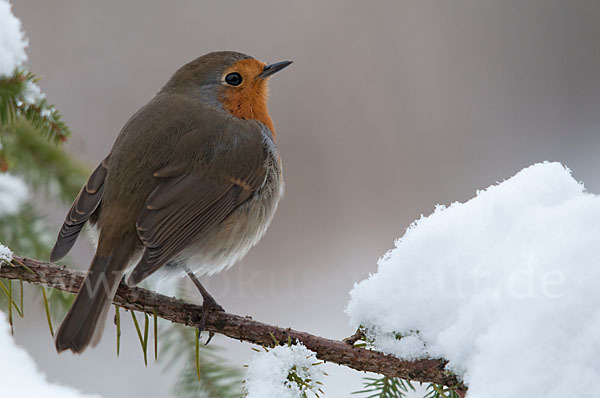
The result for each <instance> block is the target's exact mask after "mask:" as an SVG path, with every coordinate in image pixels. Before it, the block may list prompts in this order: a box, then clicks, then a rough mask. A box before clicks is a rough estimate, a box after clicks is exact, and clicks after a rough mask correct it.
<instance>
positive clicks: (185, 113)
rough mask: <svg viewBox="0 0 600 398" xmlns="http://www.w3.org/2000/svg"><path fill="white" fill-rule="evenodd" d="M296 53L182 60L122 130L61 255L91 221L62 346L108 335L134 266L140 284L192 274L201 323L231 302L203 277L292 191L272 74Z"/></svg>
mask: <svg viewBox="0 0 600 398" xmlns="http://www.w3.org/2000/svg"><path fill="white" fill-rule="evenodd" d="M290 64H291V61H284V62H278V63H274V64H269V65H267V64H265V63H263V62H260V61H258V60H256V59H254V58H252V57H250V56H248V55H244V54H240V53H237V52H230V51H223V52H214V53H210V54H207V55H204V56H202V57H200V58H197V59H195V60H193V61H191V62H190V63H188V64H186V65H184V66H183V67H181V68H180V69H179V70H178V71H177V72H175V74H174V75H173V76H172V77H171V79H170V80H169V81H168V82H167V83H166V84H165V85H164V87H162V88H161V89H160V91H159V92H158V93H157V94H156V95H155V96H154V98H152V99H151V100H150V102H148V103H147V104H146V105H144V106H143V107H142V108H141V109H140V110H138V111H137V112H136V113H135V114H134V115H133V116H132V117H131V119H129V121H128V122H127V123H126V124H125V126H124V127H123V129H122V130H121V132H120V134H119V136H118V137H117V140H116V141H115V143H114V145H113V147H112V150H111V152H110V154H109V155H108V156H107V157H106V158H105V159H104V160H103V161H102V163H101V164H100V165H99V166H98V167H97V168H96V170H95V171H94V172H93V173H92V175H91V176H90V178H89V180H88V181H87V183H86V185H85V186H84V187H83V188H82V189H81V191H80V192H79V194H78V195H77V197H76V198H75V201H74V202H73V205H72V206H71V209H70V210H69V212H68V214H67V217H66V220H65V222H64V224H63V226H62V228H61V230H60V232H59V234H58V238H57V241H56V244H55V245H54V248H53V250H52V253H51V255H50V261H53V262H55V261H57V260H59V259H61V258H63V257H64V256H65V255H66V254H67V253H68V252H69V250H70V249H71V247H72V246H73V244H74V243H75V240H76V239H77V236H78V235H79V233H80V232H81V229H82V228H83V226H84V224H86V223H89V224H90V225H91V226H92V228H93V229H95V230H96V232H97V248H96V253H95V254H94V258H93V259H92V262H91V265H90V268H89V270H88V273H87V275H86V277H85V279H84V282H83V285H82V286H81V288H80V290H79V293H78V294H77V297H76V298H75V301H74V303H73V305H72V307H71V309H70V310H69V312H68V313H67V316H66V317H65V319H64V321H63V322H62V324H61V325H60V328H59V329H58V332H57V334H56V341H55V345H56V350H57V351H58V352H61V351H64V350H71V351H73V352H74V353H80V352H82V351H83V350H84V349H85V348H86V347H87V346H89V345H92V346H94V345H96V344H97V343H98V341H99V340H100V337H101V334H102V330H103V328H104V322H105V320H106V317H107V313H108V309H109V308H110V304H111V302H112V300H113V297H114V295H115V292H116V290H117V287H118V285H119V282H120V281H121V278H122V277H123V275H124V274H125V272H127V271H129V270H131V272H130V273H129V275H128V277H127V283H128V284H129V285H135V284H138V283H140V282H141V281H142V280H144V279H145V278H147V277H148V276H150V275H152V274H153V273H154V272H156V271H157V270H159V269H162V270H170V271H176V272H179V273H187V274H188V275H189V276H190V277H191V278H192V280H193V281H194V283H195V284H196V286H197V287H198V289H199V291H200V293H201V294H202V297H203V304H202V314H201V319H200V325H201V326H202V327H203V326H204V325H205V323H206V319H207V316H208V313H209V312H210V311H213V310H220V311H222V310H223V308H222V307H221V306H220V305H218V304H217V303H216V301H215V300H214V298H213V297H212V296H211V295H210V294H209V293H208V292H207V291H206V289H204V287H203V286H202V285H201V284H200V282H199V281H198V279H197V278H196V275H202V274H207V275H211V274H214V273H216V272H220V271H222V270H224V269H227V268H229V267H231V266H232V265H233V264H234V263H236V262H237V261H238V260H239V259H241V258H242V257H243V256H244V255H245V254H246V253H247V252H248V250H250V248H251V247H252V246H254V245H255V244H256V243H257V242H258V241H259V239H260V238H261V237H262V236H263V234H264V233H265V231H266V229H267V227H268V226H269V224H270V222H271V219H272V218H273V214H274V213H275V209H276V208H277V203H278V202H279V199H280V198H281V196H282V194H283V179H282V175H281V162H280V158H279V155H278V153H277V148H276V146H275V129H274V127H273V121H272V120H271V117H270V116H269V112H268V110H267V97H268V80H269V78H270V77H271V76H272V75H273V74H274V73H276V72H278V71H280V70H282V69H283V68H285V67H287V66H288V65H290Z"/></svg>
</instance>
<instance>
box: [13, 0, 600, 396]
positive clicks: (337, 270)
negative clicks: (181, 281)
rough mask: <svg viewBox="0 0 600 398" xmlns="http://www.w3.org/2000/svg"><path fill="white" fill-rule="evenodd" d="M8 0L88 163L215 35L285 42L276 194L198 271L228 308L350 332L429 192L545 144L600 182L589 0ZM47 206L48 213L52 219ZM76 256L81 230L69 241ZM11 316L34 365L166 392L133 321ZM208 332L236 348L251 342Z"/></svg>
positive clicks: (441, 192)
mask: <svg viewBox="0 0 600 398" xmlns="http://www.w3.org/2000/svg"><path fill="white" fill-rule="evenodd" d="M13 3H14V13H15V14H16V15H17V16H18V17H19V18H20V19H21V20H22V22H23V27H24V29H25V31H26V33H27V36H28V37H29V40H30V46H29V49H28V54H29V68H30V69H31V70H32V71H33V72H35V73H37V74H39V75H41V76H42V77H43V79H42V80H41V82H40V86H41V87H42V89H43V91H44V92H45V93H46V95H47V97H48V99H49V100H50V101H51V102H53V103H54V104H55V105H56V106H57V108H58V109H59V110H60V111H61V112H62V113H63V114H64V117H65V120H66V122H67V123H68V124H69V125H70V127H71V128H72V130H73V137H72V139H71V140H70V141H69V143H68V149H69V151H71V152H72V153H73V156H76V157H78V158H80V159H82V160H84V161H85V162H88V163H89V165H90V166H93V165H95V164H96V163H98V162H99V161H100V160H101V159H102V158H103V157H104V156H105V155H106V154H107V153H108V151H109V150H110V148H111V145H112V142H113V140H114V139H115V137H116V135H117V133H118V132H119V130H120V128H121V126H122V125H123V124H124V123H125V122H126V121H127V119H128V117H129V116H130V115H132V114H133V113H134V112H135V111H136V110H137V109H138V108H139V107H140V106H142V105H143V104H144V103H145V102H146V101H148V100H149V99H150V98H151V96H152V95H153V94H154V93H155V92H156V91H157V90H158V89H159V88H160V87H161V85H162V84H164V82H166V80H167V79H168V78H169V76H170V75H171V74H172V73H173V72H174V71H175V70H176V69H177V68H178V67H179V66H181V65H182V64H184V63H186V62H187V61H189V60H191V59H193V58H195V57H197V56H199V55H202V54H204V53H206V52H210V51H214V50H225V49H227V50H237V51H241V52H244V53H247V54H251V55H253V56H255V57H256V58H258V59H260V60H263V61H266V62H274V61H280V60H285V59H292V60H294V64H293V65H292V66H291V67H290V68H288V69H286V70H285V71H284V72H282V73H281V74H278V75H277V76H276V77H275V78H274V79H272V82H271V101H270V111H271V114H272V116H273V119H274V121H275V126H276V129H277V133H278V134H277V140H278V146H279V149H280V153H281V156H282V159H283V164H284V173H285V180H286V184H287V185H286V196H285V198H284V200H283V201H282V202H281V204H280V208H279V211H278V213H277V215H276V217H275V220H274V222H273V224H272V226H271V228H270V230H269V231H268V233H267V235H266V236H265V238H264V239H263V240H262V242H261V243H260V244H259V246H257V247H256V248H255V249H253V250H252V251H251V253H250V254H249V255H248V256H247V257H246V258H245V259H244V260H243V261H242V262H241V263H240V264H238V265H237V266H236V267H234V268H233V269H231V270H230V271H227V272H225V273H222V274H220V275H218V276H215V277H213V278H210V279H206V280H205V282H206V283H207V285H208V289H209V290H210V291H211V292H212V293H213V295H214V296H215V297H216V298H217V300H218V301H219V302H220V303H221V304H223V306H224V307H225V308H226V309H227V310H229V311H231V312H233V313H237V314H242V315H246V314H247V315H252V316H253V317H254V318H255V319H257V320H260V321H264V322H268V323H274V324H278V325H280V326H290V327H293V328H296V329H301V330H305V331H309V332H312V333H315V334H318V335H322V336H326V337H331V338H336V339H340V338H343V337H345V336H348V335H350V334H352V332H353V330H352V328H351V327H350V326H349V325H348V320H347V317H346V315H345V314H344V311H343V310H344V306H345V304H346V302H347V299H348V291H349V290H350V289H351V288H352V286H353V284H354V282H357V281H359V280H361V279H363V278H365V277H366V276H367V275H368V274H369V273H370V272H374V271H375V270H376V261H377V259H378V257H379V256H381V255H382V254H383V253H384V252H385V251H386V250H388V249H390V248H391V247H392V246H393V242H394V239H396V238H398V237H400V236H401V235H402V234H403V232H404V229H405V228H406V227H407V226H408V225H409V224H410V223H411V222H412V221H413V220H415V219H416V218H419V217H420V215H421V214H428V213H430V212H431V211H432V210H433V207H434V206H435V205H436V204H437V203H443V204H449V203H451V202H453V201H464V200H466V199H468V198H470V197H472V196H473V195H474V194H475V191H476V190H477V189H481V188H485V187H487V186H489V185H491V184H493V183H495V182H496V181H501V180H503V179H505V178H508V177H510V176H511V175H513V174H514V173H516V172H517V171H519V170H520V169H521V168H523V167H525V166H528V165H530V164H532V163H535V162H540V161H543V160H556V161H560V162H563V163H564V164H565V165H567V166H568V167H570V168H571V169H572V170H573V174H574V176H575V178H577V179H578V180H582V181H584V182H585V184H586V187H587V188H588V189H589V190H590V191H592V192H600V176H599V174H598V172H597V170H598V167H599V166H600V159H599V157H598V152H599V150H600V75H599V73H600V44H599V37H600V2H598V1H597V0H589V1H584V0H572V1H563V0H495V1H487V0H454V1H441V0H440V1H348V0H329V1H316V0H304V1H297V2H289V1H281V0H273V1H218V2H217V1H170V2H167V1H163V2H159V1H141V0H136V1H101V2H100V1H95V2H93V1H79V0H72V1H67V0H53V1H34V0H16V1H14V2H13ZM65 211H66V209H64V208H63V209H60V210H58V211H56V212H55V211H54V210H52V212H51V213H52V214H50V215H49V218H50V219H51V220H52V221H53V222H54V223H55V226H56V228H57V229H58V227H59V224H60V222H61V221H62V217H63V216H64V212H65ZM465 221H466V222H468V220H465ZM90 258H91V251H90V245H89V244H88V242H87V241H86V240H85V239H83V240H80V242H79V243H78V246H77V253H76V256H74V259H75V260H76V262H78V263H79V264H81V266H82V267H87V264H88V262H89V259H90ZM30 308H31V306H30ZM26 322H27V324H26V325H27V326H26V327H24V326H21V327H20V328H19V330H18V331H17V333H16V337H17V340H18V342H19V344H21V345H22V346H24V347H25V348H26V349H27V350H28V351H29V352H30V353H31V354H32V355H33V356H34V357H35V359H36V361H37V363H38V364H39V366H40V367H41V368H42V369H43V371H44V372H46V373H47V374H48V376H49V378H50V379H52V380H54V381H59V382H61V383H66V384H69V385H72V386H75V387H77V388H79V389H81V390H83V391H85V392H97V393H101V394H103V395H105V396H107V397H132V396H152V397H158V396H167V395H168V390H169V388H170V386H171V384H172V382H173V380H174V376H175V374H174V373H175V372H170V373H167V374H163V370H164V369H163V368H162V367H161V366H160V364H158V365H156V364H154V363H151V364H150V365H149V366H148V368H147V369H146V368H144V366H143V361H142V356H141V350H140V348H139V344H138V343H137V342H136V339H137V337H136V336H135V334H134V333H135V332H134V331H133V328H132V327H129V328H128V329H127V327H126V330H124V333H125V338H126V341H125V342H124V343H123V344H122V350H121V357H120V358H119V359H117V358H116V357H115V352H114V351H115V349H114V347H115V337H114V327H113V326H112V325H110V326H108V327H109V330H107V333H106V334H105V336H104V340H103V342H102V343H101V345H100V346H99V347H97V348H96V349H95V350H93V351H89V352H86V353H85V354H84V355H82V356H78V357H74V356H72V355H70V354H64V355H61V356H57V355H56V354H55V352H54V349H53V347H52V344H51V341H50V337H49V335H48V333H47V327H46V325H45V319H44V316H43V315H42V313H40V314H38V315H37V316H36V315H34V314H32V313H31V311H30V314H29V316H28V317H27V318H26ZM214 343H215V344H216V345H222V346H224V347H226V348H227V349H228V351H227V352H226V353H225V354H224V356H225V357H226V358H228V359H229V360H230V361H231V362H233V363H235V364H238V365H240V366H241V365H242V364H244V363H247V362H248V359H249V357H250V355H251V353H252V351H251V350H250V346H249V345H247V344H243V343H239V342H237V341H231V340H228V339H226V338H223V337H220V338H219V337H217V338H215V340H214ZM327 371H328V372H329V373H330V376H329V378H328V380H327V383H326V385H325V392H326V393H327V396H330V397H345V396H349V393H350V391H354V390H357V389H359V387H360V378H361V377H362V376H363V375H362V374H359V373H355V372H353V371H350V370H347V369H345V368H341V367H338V366H336V365H328V367H327Z"/></svg>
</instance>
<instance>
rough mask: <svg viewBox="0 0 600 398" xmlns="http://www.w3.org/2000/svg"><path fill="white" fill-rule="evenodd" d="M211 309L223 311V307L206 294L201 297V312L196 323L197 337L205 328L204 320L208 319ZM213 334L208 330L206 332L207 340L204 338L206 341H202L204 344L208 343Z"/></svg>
mask: <svg viewBox="0 0 600 398" xmlns="http://www.w3.org/2000/svg"><path fill="white" fill-rule="evenodd" d="M211 311H220V312H225V309H224V308H223V307H222V306H221V305H220V304H219V303H217V302H216V301H215V299H214V298H213V297H212V296H210V295H207V296H205V297H203V302H202V314H201V315H200V323H199V324H198V338H200V334H201V333H202V331H203V330H204V329H205V328H206V321H207V320H208V314H210V312H211ZM214 335H215V333H214V332H210V331H209V332H208V340H206V343H204V345H207V344H208V343H210V341H211V340H212V338H213V336H214Z"/></svg>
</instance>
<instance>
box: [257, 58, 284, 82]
mask: <svg viewBox="0 0 600 398" xmlns="http://www.w3.org/2000/svg"><path fill="white" fill-rule="evenodd" d="M291 64H292V61H281V62H275V63H274V64H268V65H265V68H264V69H263V71H262V72H261V73H260V74H259V75H258V76H257V78H259V79H266V78H267V77H270V76H271V75H273V74H275V73H277V72H279V71H280V70H282V69H283V68H286V67H288V66H290V65H291Z"/></svg>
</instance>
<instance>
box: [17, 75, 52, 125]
mask: <svg viewBox="0 0 600 398" xmlns="http://www.w3.org/2000/svg"><path fill="white" fill-rule="evenodd" d="M45 97H46V95H45V94H44V93H42V89H41V88H40V86H38V85H37V84H35V83H33V82H27V84H26V86H25V90H24V92H23V102H25V103H26V104H28V105H37V104H39V103H40V101H41V100H43V99H44V98H45ZM51 112H52V111H51V110H49V109H44V110H43V111H42V116H44V117H48V116H49V115H50V113H51Z"/></svg>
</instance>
